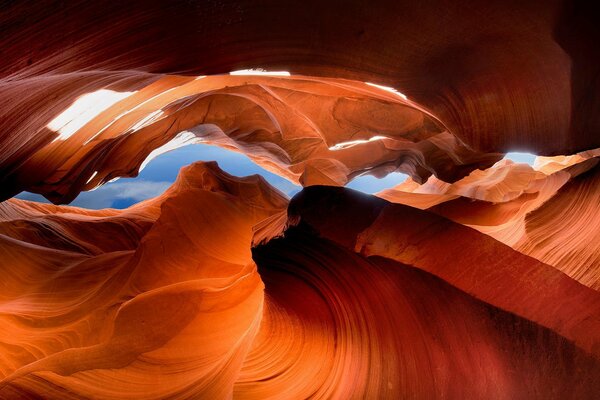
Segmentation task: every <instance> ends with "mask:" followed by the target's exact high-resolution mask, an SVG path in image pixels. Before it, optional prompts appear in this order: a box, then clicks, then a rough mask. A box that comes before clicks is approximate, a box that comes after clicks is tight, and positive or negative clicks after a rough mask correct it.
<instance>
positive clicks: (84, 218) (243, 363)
mask: <svg viewBox="0 0 600 400" xmlns="http://www.w3.org/2000/svg"><path fill="white" fill-rule="evenodd" d="M0 215H1V216H2V223H1V224H0V229H1V236H0V237H1V238H2V242H1V245H0V255H1V259H2V261H3V264H2V276H3V277H4V279H3V280H2V290H1V291H0V293H1V295H2V298H1V299H0V319H1V320H2V323H1V324H0V326H1V328H0V355H1V363H0V365H1V370H0V373H1V377H2V380H1V384H0V398H7V399H9V398H38V397H43V398H50V399H69V398H73V399H79V398H106V399H120V398H123V396H131V397H136V398H144V399H162V398H176V399H189V398H227V397H231V396H233V397H235V398H255V399H259V398H291V399H294V398H307V397H316V398H349V397H355V398H399V397H400V398H405V397H412V398H432V397H433V398H436V397H439V398H441V397H446V398H465V397H468V398H489V397H494V398H507V399H509V398H511V399H512V398H545V399H548V398H556V399H560V398H565V397H574V398H593V397H594V396H595V394H596V393H597V392H598V391H599V390H600V380H598V377H599V376H600V347H599V343H600V294H599V293H598V292H596V291H594V290H592V289H589V288H587V287H585V286H583V285H581V284H579V283H577V282H576V281H575V280H573V279H572V278H569V277H568V276H567V275H564V274H563V273H561V272H559V271H557V270H556V269H555V268H554V267H552V266H550V265H547V264H544V263H542V262H540V261H538V260H536V259H534V258H531V257H529V256H526V255H523V254H521V253H519V252H517V251H515V250H513V249H511V248H510V247H508V246H506V245H503V244H502V243H500V242H498V241H496V240H495V239H493V238H491V237H489V236H487V235H485V234H483V233H479V232H477V231H475V230H473V229H471V228H468V227H464V226H462V225H460V224H457V223H454V222H451V221H450V220H448V219H445V218H443V217H440V216H437V215H435V214H433V213H429V212H426V211H421V210H419V209H417V208H412V207H408V206H404V205H397V204H392V203H388V202H386V201H384V200H381V199H377V198H375V197H373V196H367V195H360V194H357V193H356V192H354V191H351V190H347V189H340V188H337V189H336V188H328V187H322V186H314V187H311V188H307V189H305V190H304V191H303V192H301V193H300V194H299V195H297V196H296V197H295V198H294V199H293V200H292V203H291V204H290V206H289V210H288V200H287V199H286V198H285V197H284V196H283V195H282V194H280V193H279V192H278V191H276V190H275V189H274V188H272V187H270V186H269V185H268V184H267V183H266V182H265V181H264V180H263V179H262V178H260V177H258V176H253V177H247V178H234V177H232V176H230V175H228V174H225V173H224V172H222V171H220V170H219V169H218V167H217V166H216V164H215V163H196V164H194V165H192V166H189V167H187V168H185V169H183V170H182V172H181V174H180V176H179V178H178V180H177V181H176V182H175V184H174V185H173V186H172V187H171V188H170V189H169V190H168V191H167V192H165V193H164V194H163V195H162V196H159V197H158V198H155V199H152V200H149V201H146V202H143V203H140V204H138V205H135V206H132V207H130V208H128V209H125V210H111V209H107V210H99V211H90V210H84V209H79V208H74V207H68V206H53V205H48V204H36V203H31V202H27V201H22V200H12V199H11V200H8V201H5V202H3V203H2V204H1V214H0ZM290 225H294V226H291V227H290ZM75 227H77V229H75ZM286 227H287V228H286ZM94 231H95V232H96V234H92V233H90V232H94ZM284 231H285V233H284V235H285V236H284V237H283V238H279V239H273V238H276V237H277V236H280V235H281V234H282V233H283V232H284ZM97 232H106V236H107V237H106V238H105V239H103V238H104V234H102V235H99V234H98V233H97ZM253 243H254V244H255V245H256V244H258V243H266V244H263V245H259V246H258V247H256V248H255V249H254V250H253V251H252V253H251V247H252V245H253ZM257 264H258V267H257ZM557 299H562V301H557Z"/></svg>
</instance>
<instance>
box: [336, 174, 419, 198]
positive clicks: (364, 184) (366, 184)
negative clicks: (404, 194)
mask: <svg viewBox="0 0 600 400" xmlns="http://www.w3.org/2000/svg"><path fill="white" fill-rule="evenodd" d="M406 178H408V175H406V174H403V173H401V172H392V173H390V174H387V175H386V176H385V177H383V178H377V177H375V176H373V175H361V176H359V177H357V178H354V180H352V182H350V183H348V184H347V185H346V187H347V188H350V189H354V190H358V191H361V192H364V193H367V194H374V193H377V192H380V191H382V190H385V189H389V188H392V187H394V186H396V185H399V184H401V183H402V182H404V181H405V180H406Z"/></svg>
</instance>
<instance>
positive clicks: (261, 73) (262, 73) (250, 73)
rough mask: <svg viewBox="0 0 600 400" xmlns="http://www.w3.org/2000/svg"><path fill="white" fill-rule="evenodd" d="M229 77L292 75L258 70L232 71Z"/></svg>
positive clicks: (286, 72) (285, 72)
mask: <svg viewBox="0 0 600 400" xmlns="http://www.w3.org/2000/svg"><path fill="white" fill-rule="evenodd" d="M229 75H263V76H290V75H291V74H290V73H289V72H288V71H265V70H264V69H262V68H256V69H240V70H237V71H231V72H230V73H229Z"/></svg>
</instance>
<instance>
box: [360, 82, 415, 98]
mask: <svg viewBox="0 0 600 400" xmlns="http://www.w3.org/2000/svg"><path fill="white" fill-rule="evenodd" d="M365 83H366V84H367V85H369V86H373V87H376V88H378V89H381V90H385V91H386V92H391V93H394V94H395V95H397V96H400V97H401V98H403V99H404V100H408V97H406V95H405V94H404V93H400V92H399V91H397V90H396V89H394V88H393V87H389V86H383V85H377V84H376V83H370V82H365Z"/></svg>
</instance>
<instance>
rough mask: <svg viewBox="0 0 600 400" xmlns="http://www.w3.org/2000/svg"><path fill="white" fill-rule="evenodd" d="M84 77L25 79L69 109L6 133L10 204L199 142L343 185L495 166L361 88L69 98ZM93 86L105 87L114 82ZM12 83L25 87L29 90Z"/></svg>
mask: <svg viewBox="0 0 600 400" xmlns="http://www.w3.org/2000/svg"><path fill="white" fill-rule="evenodd" d="M132 78H133V77H131V76H130V77H129V79H130V80H131V79H132ZM157 78H158V76H157ZM79 79H81V78H80V77H79V76H77V75H76V76H69V75H61V76H55V77H52V78H48V79H38V78H36V79H28V80H27V81H32V82H30V83H31V85H33V87H32V88H31V89H35V88H36V87H37V86H41V85H48V84H50V85H51V87H52V89H53V90H55V91H56V90H60V91H62V92H64V93H65V95H64V97H63V99H61V102H62V104H63V105H64V107H66V109H65V110H63V112H62V113H60V114H59V115H57V116H55V117H54V118H53V119H52V120H51V121H49V122H48V121H47V120H46V119H45V118H43V116H44V113H43V112H40V113H36V114H34V115H36V116H37V119H33V118H29V119H28V120H27V121H17V122H21V124H19V125H15V126H13V129H15V131H16V132H17V133H18V135H16V137H18V138H19V141H18V142H11V143H10V145H9V146H8V145H7V146H5V150H4V154H5V159H4V162H3V163H2V164H0V168H2V169H3V170H4V171H6V173H5V174H4V176H3V179H2V181H1V182H2V187H3V192H4V196H5V197H9V196H10V195H12V194H15V193H17V192H19V191H21V190H29V191H34V192H37V193H41V194H44V195H45V196H46V197H47V198H49V199H50V200H52V201H54V202H69V201H71V200H72V199H74V198H75V196H76V195H77V194H78V193H79V192H80V191H81V190H90V189H93V188H94V187H97V186H98V185H99V184H102V183H105V182H107V181H109V180H111V179H114V178H118V177H120V176H134V175H137V172H138V170H139V169H140V167H142V166H143V164H145V163H147V162H148V161H149V159H151V158H152V157H153V156H155V155H157V154H158V153H160V152H162V151H165V150H168V149H172V148H176V147H178V146H181V145H184V144H186V143H190V142H193V141H198V140H199V141H202V142H205V143H211V144H217V145H220V146H223V147H226V148H229V149H233V150H235V151H241V152H244V153H246V154H248V156H249V157H250V158H252V159H253V160H254V161H256V162H257V163H259V164H261V165H263V166H264V167H265V168H267V169H269V170H272V171H273V172H276V173H278V174H280V175H282V176H285V177H286V178H288V179H289V180H291V181H294V182H296V183H298V182H299V183H301V184H303V185H315V184H322V185H342V186H343V185H345V184H346V183H347V182H348V180H349V179H352V178H353V177H355V176H357V175H359V174H361V173H365V172H367V173H371V174H380V175H381V174H386V173H388V172H392V171H395V170H399V171H402V172H406V173H409V174H411V176H413V177H414V178H415V179H416V180H417V181H421V180H423V179H426V178H428V177H429V176H430V175H431V174H432V173H435V174H436V175H437V176H439V177H440V178H442V179H446V180H456V179H457V178H461V177H463V176H464V175H465V174H467V173H468V172H470V171H471V170H473V169H474V168H477V167H488V166H490V165H491V164H493V163H494V162H495V161H496V160H497V159H498V158H500V155H499V154H481V153H478V152H475V151H472V150H471V149H469V148H468V147H467V146H465V145H464V144H463V143H462V142H461V141H460V140H458V139H457V138H456V137H455V136H453V135H452V134H450V133H449V132H447V131H445V130H444V128H443V126H442V125H441V123H440V122H439V121H438V120H436V119H435V118H434V117H432V116H430V115H429V114H428V113H427V112H425V111H424V110H423V109H421V108H420V107H419V106H418V105H416V104H414V103H412V102H410V101H408V100H405V99H404V98H402V97H400V96H399V95H397V94H396V93H390V92H389V91H386V90H383V89H380V88H378V87H374V86H370V85H367V84H365V83H362V82H354V81H345V80H339V79H337V80H336V79H324V78H319V79H317V78H310V77H257V76H230V75H221V76H211V77H199V78H194V77H183V76H164V77H162V78H160V79H158V80H156V81H154V82H153V83H151V84H149V85H147V86H144V87H141V88H138V89H137V90H135V88H136V87H138V86H139V82H138V80H139V79H138V80H133V81H131V82H132V83H130V82H129V81H125V80H124V79H123V78H121V79H120V80H119V81H118V82H116V83H118V84H119V85H120V86H121V87H126V88H127V89H128V90H125V91H121V92H119V91H114V90H112V88H113V86H112V85H106V83H104V85H105V86H104V88H103V89H101V90H98V91H94V92H91V93H85V92H84V93H85V94H82V95H81V96H79V97H74V95H76V94H78V93H82V88H84V89H86V88H88V86H74V83H75V82H77V80H79ZM88 79H89V80H90V82H93V83H95V84H100V83H102V82H103V80H109V81H111V80H113V79H114V76H113V75H112V74H96V76H88ZM146 79H148V78H147V77H146ZM48 81H50V82H48ZM133 82H134V83H133ZM114 83H115V82H113V84H114ZM127 84H131V85H132V86H131V87H127V86H126V85H127ZM7 86H8V87H9V91H10V90H16V89H17V88H18V89H19V90H23V86H24V83H23V82H22V81H17V82H16V83H14V84H13V83H12V82H9V83H7ZM11 86H15V87H11ZM106 87H109V88H111V89H110V90H109V89H106ZM88 90H89V89H88ZM33 93H34V94H33V95H31V96H21V100H20V102H16V103H15V104H14V105H13V109H17V108H20V107H28V108H34V109H35V103H37V102H39V98H40V96H41V95H42V94H43V92H42V93H40V92H37V91H36V92H33ZM69 99H76V100H75V101H74V102H73V103H72V104H69V103H70V102H69ZM32 104H34V105H33V106H32ZM41 106H42V107H45V105H44V104H43V103H42V104H41ZM7 111H8V110H7ZM46 112H47V111H46Z"/></svg>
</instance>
